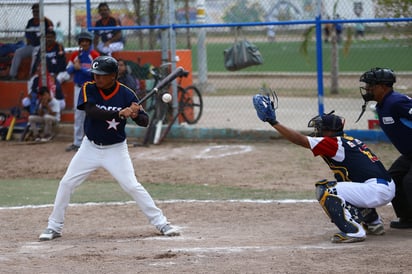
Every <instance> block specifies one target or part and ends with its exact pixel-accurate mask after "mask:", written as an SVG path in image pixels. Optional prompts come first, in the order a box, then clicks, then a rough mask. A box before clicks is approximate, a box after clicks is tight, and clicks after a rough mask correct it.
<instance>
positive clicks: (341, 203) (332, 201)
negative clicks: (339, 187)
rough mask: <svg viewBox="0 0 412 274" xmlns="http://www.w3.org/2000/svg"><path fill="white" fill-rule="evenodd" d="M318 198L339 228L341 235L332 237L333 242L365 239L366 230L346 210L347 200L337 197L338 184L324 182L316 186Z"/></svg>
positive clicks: (337, 234)
mask: <svg viewBox="0 0 412 274" xmlns="http://www.w3.org/2000/svg"><path fill="white" fill-rule="evenodd" d="M315 185H316V198H317V200H318V201H319V203H320V205H321V206H322V208H323V210H324V211H325V212H326V214H327V215H328V216H329V218H330V219H331V221H332V222H333V223H334V224H335V225H336V226H337V227H338V228H339V230H340V231H341V232H340V233H336V234H335V235H334V236H333V237H332V242H335V243H337V242H339V243H349V242H359V241H363V240H364V239H365V235H366V233H365V230H364V229H363V227H362V225H361V224H360V223H358V222H356V221H355V220H354V219H353V218H352V215H351V213H350V212H349V210H348V209H347V208H346V203H345V200H344V199H343V198H341V197H339V196H338V195H337V192H336V189H335V188H334V186H335V185H336V182H334V181H327V180H322V181H319V182H317V183H316V184H315Z"/></svg>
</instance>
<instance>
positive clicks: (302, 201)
mask: <svg viewBox="0 0 412 274" xmlns="http://www.w3.org/2000/svg"><path fill="white" fill-rule="evenodd" d="M315 202H317V200H292V199H284V200H251V199H244V200H162V201H156V203H158V204H178V203H252V204H297V203H315ZM135 203H136V202H135V201H128V202H102V203H82V204H77V203H72V204H70V206H73V207H74V206H98V205H128V204H135ZM45 207H53V205H52V204H46V205H25V206H10V207H0V210H5V209H26V208H45Z"/></svg>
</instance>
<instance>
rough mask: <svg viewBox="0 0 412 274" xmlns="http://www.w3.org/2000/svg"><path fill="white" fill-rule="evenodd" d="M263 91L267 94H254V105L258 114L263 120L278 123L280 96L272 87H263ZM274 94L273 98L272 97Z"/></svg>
mask: <svg viewBox="0 0 412 274" xmlns="http://www.w3.org/2000/svg"><path fill="white" fill-rule="evenodd" d="M260 91H261V92H262V93H266V95H262V94H260V93H259V94H256V95H255V96H253V106H254V107H255V109H256V112H257V116H258V117H259V119H260V120H262V121H263V122H268V123H269V124H271V125H272V126H273V125H276V124H277V123H278V122H277V121H276V109H277V107H278V97H277V95H276V93H275V92H274V91H272V90H271V89H269V90H268V89H265V88H261V89H260ZM270 95H271V96H272V99H271V98H270Z"/></svg>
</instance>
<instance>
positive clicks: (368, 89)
mask: <svg viewBox="0 0 412 274" xmlns="http://www.w3.org/2000/svg"><path fill="white" fill-rule="evenodd" d="M359 81H360V82H364V83H365V84H366V85H365V86H364V87H360V88H359V89H360V94H361V96H362V98H363V100H364V103H363V105H362V110H361V113H360V115H359V117H358V119H357V120H356V123H357V122H358V121H359V120H360V118H361V117H362V115H363V113H364V112H365V110H366V105H367V103H368V102H369V101H373V100H375V94H374V93H373V89H374V86H376V85H385V86H387V87H392V86H393V83H395V82H396V75H395V73H394V72H393V70H391V69H388V68H373V69H371V70H368V71H367V72H365V73H364V74H362V75H361V77H360V79H359Z"/></svg>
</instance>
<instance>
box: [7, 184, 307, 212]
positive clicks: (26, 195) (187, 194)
mask: <svg viewBox="0 0 412 274" xmlns="http://www.w3.org/2000/svg"><path fill="white" fill-rule="evenodd" d="M58 183H59V182H58V181H57V180H43V179H15V180H0V193H2V194H1V196H0V206H1V207H5V206H24V205H42V204H52V203H53V202H54V198H55V195H56V191H57V187H58ZM143 185H144V187H145V188H146V189H147V191H148V192H149V193H150V194H151V195H152V197H153V199H155V200H171V199H181V200H231V199H252V200H272V199H313V198H314V196H313V191H306V192H276V191H268V190H264V189H250V188H241V187H227V186H224V185H219V186H216V185H213V186H209V185H193V184H179V185H175V184H173V185H172V184H167V183H151V184H143ZM130 200H131V198H130V197H129V195H128V194H127V193H125V192H124V191H123V190H122V189H121V187H120V186H119V185H118V184H117V183H116V182H114V181H93V182H92V181H86V182H84V183H83V184H82V185H81V186H80V187H79V188H78V189H76V191H75V192H74V194H73V195H72V199H71V201H70V202H71V203H86V202H125V201H130Z"/></svg>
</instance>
